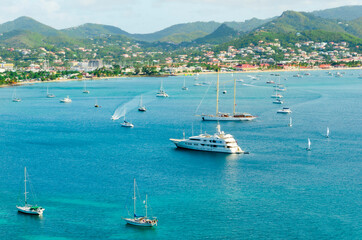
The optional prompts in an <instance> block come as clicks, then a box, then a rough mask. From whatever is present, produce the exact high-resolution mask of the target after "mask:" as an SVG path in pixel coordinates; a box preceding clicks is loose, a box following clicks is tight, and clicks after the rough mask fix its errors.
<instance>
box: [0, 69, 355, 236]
mask: <svg viewBox="0 0 362 240" xmlns="http://www.w3.org/2000/svg"><path fill="white" fill-rule="evenodd" d="M359 74H360V71H346V72H345V75H344V76H343V77H341V78H337V77H333V76H329V75H328V74H327V72H323V71H318V72H317V71H316V72H314V71H313V72H311V76H304V77H303V78H294V77H292V75H293V73H290V72H285V73H281V77H280V79H281V80H280V82H281V83H282V84H284V85H285V86H286V88H287V91H286V92H282V93H281V94H282V95H284V96H285V104H284V106H287V107H290V108H291V110H292V111H293V113H292V114H291V115H280V114H277V113H276V111H277V110H278V109H279V108H281V107H282V106H280V105H275V104H272V99H271V98H270V95H272V94H273V87H272V86H271V85H267V84H266V83H265V82H266V81H267V80H274V81H278V77H275V76H271V75H270V74H269V73H262V74H256V73H255V74H254V73H243V74H234V76H233V77H236V78H237V79H243V80H244V82H243V83H240V82H237V109H238V110H239V111H242V112H249V113H251V114H254V115H258V119H257V120H256V121H253V122H222V123H221V128H222V130H224V131H225V132H227V133H231V134H232V135H234V137H235V138H236V139H237V141H238V143H239V145H240V146H241V148H242V149H243V150H245V151H249V152H250V154H248V155H225V154H215V153H207V152H196V151H187V150H179V149H176V148H175V146H174V145H173V143H172V142H170V141H169V138H181V137H182V135H183V131H185V134H186V136H190V135H191V134H192V132H194V134H198V133H199V132H200V131H202V132H205V131H206V132H208V133H214V132H215V127H216V123H215V122H202V121H200V117H197V116H195V115H197V114H201V113H214V112H215V93H216V92H215V85H212V86H210V87H208V86H193V84H194V77H189V76H188V77H186V84H187V86H188V87H189V91H182V90H181V87H182V85H183V79H184V77H183V76H180V77H169V78H162V80H163V85H164V88H165V90H166V91H167V93H168V94H169V95H170V98H167V99H161V98H156V97H155V93H156V91H157V89H158V88H159V86H160V82H161V78H120V79H112V80H99V81H88V82H87V88H88V89H89V90H90V94H83V93H82V88H83V82H81V81H74V82H57V83H40V84H34V85H24V86H20V87H16V89H17V95H18V96H19V97H20V98H22V99H23V101H22V102H19V103H14V102H12V101H11V96H12V94H13V91H14V88H2V89H0V203H1V207H0V239H3V240H6V239H28V240H30V239H37V240H38V239H50V240H53V239H54V240H70V239H361V238H362V230H361V220H362V206H361V205H362V204H361V203H362V201H361V199H362V189H361V186H362V181H361V180H362V177H361V176H362V174H361V169H362V165H361V160H362V157H361V156H362V142H361V139H362V124H361V123H362V111H361V110H362V109H361V106H362V105H361V103H362V79H359V78H358V75H359ZM248 75H250V76H256V75H261V76H260V77H259V78H260V80H252V79H251V78H250V77H249V76H248ZM233 77H232V76H231V74H221V75H220V79H221V83H222V84H221V85H220V86H221V87H220V88H221V90H224V88H225V90H227V94H220V107H219V109H220V111H226V112H231V111H232V105H233V81H232V79H233ZM215 80H216V75H200V77H199V80H198V81H199V82H203V81H210V82H211V81H213V82H214V83H215ZM47 87H49V90H50V92H52V93H54V94H55V95H56V96H57V97H56V98H54V99H51V98H46V97H45V96H46V88H47ZM208 88H209V90H208V91H207V93H206V90H207V89H208ZM141 94H142V95H143V102H144V104H145V105H146V107H147V109H148V111H147V112H144V113H141V112H138V111H137V109H136V108H137V102H138V99H139V96H140V95H141ZM66 95H69V96H70V97H71V98H72V100H73V102H72V103H70V104H61V103H59V99H60V98H63V97H65V96H66ZM203 98H204V100H203V101H202V103H201V105H200V106H199V104H200V102H201V100H202V99H203ZM96 99H97V101H98V104H99V105H101V106H102V107H101V108H98V109H97V108H94V107H93V105H94V103H95V100H96ZM125 104H126V106H127V114H126V118H127V120H129V121H131V122H132V123H133V124H134V125H135V127H134V128H133V129H126V128H122V127H121V125H120V122H121V120H122V119H120V120H119V121H112V120H110V118H111V116H112V114H113V113H114V111H115V110H116V109H117V108H118V107H122V106H124V105H125ZM198 106H199V108H198ZM197 108H198V111H197V112H196V113H195V110H196V109H197ZM290 116H291V117H292V118H293V127H288V126H287V125H288V123H289V117H290ZM327 127H329V128H330V131H331V133H330V138H328V139H327V138H325V136H324V135H325V133H326V128H327ZM308 138H310V139H311V142H312V151H310V152H307V151H306V150H305V148H306V146H307V139H308ZM24 166H26V167H27V169H28V172H29V177H30V185H31V186H32V188H33V189H31V191H30V192H31V193H30V201H36V200H34V199H37V202H38V204H40V205H41V206H43V207H44V208H45V209H46V210H45V212H44V216H43V217H41V218H39V217H31V216H27V215H23V214H18V213H17V211H16V208H15V206H16V205H17V204H19V199H22V198H23V195H22V192H23V171H24V170H23V169H24ZM134 177H135V178H136V179H137V184H138V188H139V200H140V202H138V206H137V209H138V210H140V211H142V210H143V209H142V206H141V205H142V203H141V201H142V200H143V199H144V196H145V194H146V193H147V194H148V196H149V198H148V200H149V204H150V207H151V209H150V210H151V211H150V212H151V214H152V215H154V216H157V217H158V219H159V226H158V227H157V228H155V229H139V228H135V227H131V226H127V225H125V224H124V221H123V220H122V217H126V216H127V215H128V211H127V209H128V210H129V211H130V212H132V205H131V204H132V199H131V198H132V193H133V192H132V190H133V185H132V184H133V178H134ZM33 193H34V194H33ZM35 194H36V196H33V195H35ZM126 206H127V207H126ZM139 214H142V212H139Z"/></svg>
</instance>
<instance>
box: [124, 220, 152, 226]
mask: <svg viewBox="0 0 362 240" xmlns="http://www.w3.org/2000/svg"><path fill="white" fill-rule="evenodd" d="M124 220H125V221H126V223H127V224H129V225H133V226H138V227H153V226H157V222H139V221H137V220H135V219H132V218H125V219H124Z"/></svg>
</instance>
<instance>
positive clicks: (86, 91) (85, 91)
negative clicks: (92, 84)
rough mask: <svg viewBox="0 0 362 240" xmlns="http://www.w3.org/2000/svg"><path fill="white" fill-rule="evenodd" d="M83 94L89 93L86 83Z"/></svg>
mask: <svg viewBox="0 0 362 240" xmlns="http://www.w3.org/2000/svg"><path fill="white" fill-rule="evenodd" d="M83 93H86V94H88V93H90V92H89V90H87V83H86V81H84V88H83Z"/></svg>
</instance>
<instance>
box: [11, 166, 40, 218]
mask: <svg viewBox="0 0 362 240" xmlns="http://www.w3.org/2000/svg"><path fill="white" fill-rule="evenodd" d="M26 177H27V173H26V167H25V168H24V190H25V191H24V196H25V198H24V206H16V208H17V209H18V212H21V213H25V214H30V215H42V214H43V211H44V210H45V209H44V208H42V207H39V206H37V205H35V206H32V205H30V204H28V201H27V193H28V192H26V182H27V179H26Z"/></svg>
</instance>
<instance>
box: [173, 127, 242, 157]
mask: <svg viewBox="0 0 362 240" xmlns="http://www.w3.org/2000/svg"><path fill="white" fill-rule="evenodd" d="M216 129H217V132H216V133H215V134H214V135H210V134H207V133H205V134H200V135H198V136H191V137H189V138H188V139H186V138H185V137H184V138H183V139H174V138H171V139H170V141H172V142H173V143H174V144H175V145H176V147H178V148H184V149H190V150H197V151H206V152H219V153H236V154H240V153H244V151H243V150H241V148H240V147H239V145H238V144H237V142H236V140H235V138H234V137H233V136H232V135H231V134H227V133H225V132H223V131H221V129H220V124H217V127H216Z"/></svg>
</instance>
